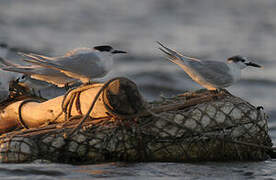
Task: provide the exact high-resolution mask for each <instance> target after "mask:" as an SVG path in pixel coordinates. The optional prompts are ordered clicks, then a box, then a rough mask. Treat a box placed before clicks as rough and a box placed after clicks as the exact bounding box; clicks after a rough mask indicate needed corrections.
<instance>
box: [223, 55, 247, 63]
mask: <svg viewBox="0 0 276 180" xmlns="http://www.w3.org/2000/svg"><path fill="white" fill-rule="evenodd" d="M246 60H247V58H246V57H243V56H240V55H236V56H232V57H230V58H228V59H227V61H233V62H245V61H246Z"/></svg>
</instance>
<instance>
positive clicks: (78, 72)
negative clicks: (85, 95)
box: [21, 45, 126, 83]
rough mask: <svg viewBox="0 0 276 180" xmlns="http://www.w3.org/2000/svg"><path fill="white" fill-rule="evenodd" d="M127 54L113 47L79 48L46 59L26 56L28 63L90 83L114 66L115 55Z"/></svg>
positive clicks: (31, 55) (40, 56)
mask: <svg viewBox="0 0 276 180" xmlns="http://www.w3.org/2000/svg"><path fill="white" fill-rule="evenodd" d="M120 53H126V52H125V51H121V50H115V49H113V48H112V47H111V46H108V45H103V46H95V47H94V48H78V49H75V50H72V51H70V52H68V53H67V54H65V55H64V56H60V57H46V56H42V55H37V54H24V53H21V55H23V56H25V57H27V59H24V60H25V61H26V62H29V63H33V64H36V65H39V66H41V67H44V68H47V69H52V70H55V71H58V72H60V73H62V74H64V75H65V76H67V77H69V78H73V79H77V80H80V81H81V82H82V83H89V82H90V81H91V79H95V78H101V77H103V76H105V75H106V74H107V73H108V72H109V71H110V70H111V68H112V66H113V56H114V55H115V54H120Z"/></svg>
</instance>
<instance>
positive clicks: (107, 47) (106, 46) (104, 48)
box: [94, 45, 113, 52]
mask: <svg viewBox="0 0 276 180" xmlns="http://www.w3.org/2000/svg"><path fill="white" fill-rule="evenodd" d="M94 49H96V50H98V51H107V52H110V51H111V50H112V49H113V48H112V47H111V46H109V45H103V46H95V47H94Z"/></svg>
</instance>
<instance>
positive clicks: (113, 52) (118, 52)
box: [111, 50, 127, 54]
mask: <svg viewBox="0 0 276 180" xmlns="http://www.w3.org/2000/svg"><path fill="white" fill-rule="evenodd" d="M111 53H112V54H120V53H121V54H125V53H127V52H125V51H120V50H114V51H112V52H111Z"/></svg>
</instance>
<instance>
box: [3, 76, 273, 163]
mask: <svg viewBox="0 0 276 180" xmlns="http://www.w3.org/2000/svg"><path fill="white" fill-rule="evenodd" d="M96 86H98V85H95V88H93V89H88V90H86V91H83V92H82V93H81V94H80V103H81V105H80V107H81V111H82V112H83V115H84V114H85V112H87V111H88V110H89V108H90V107H91V102H92V101H93V98H91V96H89V95H85V94H86V93H88V92H89V93H91V92H94V91H97V92H99V88H98V87H96ZM100 87H103V85H100ZM96 89H97V90H96ZM95 94H96V93H94V94H93V97H95ZM52 101H53V100H50V101H46V102H43V103H27V104H25V105H24V106H23V108H22V117H23V119H24V121H26V120H27V122H33V121H36V120H40V122H42V119H47V122H50V124H49V125H48V126H44V127H40V128H30V129H25V130H20V131H13V132H10V133H6V134H3V135H2V136H1V148H0V155H1V156H0V160H1V161H2V162H28V161H32V160H35V159H41V158H42V159H47V160H51V161H54V162H67V163H93V162H104V161H120V160H121V161H178V162H187V161H203V160H208V161H211V160H220V161H225V160H265V159H267V158H268V157H269V152H271V151H272V148H271V147H272V143H271V140H270V137H269V135H268V128H267V116H266V114H265V113H264V112H263V110H262V109H260V108H256V107H254V106H252V105H251V104H249V103H248V102H246V101H244V100H242V99H240V98H238V97H235V96H232V95H231V94H229V93H226V92H220V93H219V94H210V93H206V92H202V93H194V94H186V95H184V96H178V97H174V98H166V99H164V100H163V101H157V102H152V103H149V104H147V105H146V104H145V103H144V101H143V99H142V97H141V96H140V94H139V91H138V90H137V87H136V86H135V84H134V83H133V82H131V81H129V80H127V79H117V80H116V81H113V82H111V83H110V84H109V85H108V86H106V88H104V90H103V91H102V93H101V94H100V96H99V99H98V100H97V104H96V105H95V107H94V108H93V110H92V111H91V112H92V113H90V116H89V118H87V119H83V116H79V114H80V113H79V111H78V110H77V109H78V108H77V107H76V106H77V105H76V104H77V103H75V102H76V101H77V100H74V101H73V102H74V103H72V108H71V109H72V113H71V115H72V117H75V118H72V117H71V118H70V116H68V118H69V121H66V122H64V123H56V122H62V121H64V119H67V120H68V118H64V117H66V116H67V115H64V114H63V115H62V116H63V118H61V117H62V116H60V119H59V120H57V119H55V118H56V117H55V116H53V115H52V114H51V113H50V115H49V116H45V114H43V113H46V114H47V113H49V112H48V111H47V110H46V109H49V106H46V105H44V103H45V104H46V103H47V102H48V103H52ZM83 101H86V105H83V103H84V102H83ZM55 102H56V104H57V103H59V104H61V102H62V97H59V98H57V99H55ZM18 104H20V102H16V103H13V104H11V105H9V106H7V107H6V108H5V109H4V110H5V111H6V112H8V109H9V112H12V113H13V114H15V115H8V114H9V113H8V114H6V116H1V121H3V120H6V119H5V117H10V116H11V117H13V118H17V117H18V114H16V112H17V111H16V110H18V106H19V105H18ZM53 104H54V103H53ZM40 105H42V106H41V107H43V108H44V109H42V110H41V109H40V110H38V111H39V112H40V113H41V114H43V116H42V115H41V114H34V115H33V116H32V115H29V114H25V113H27V112H31V111H30V110H29V108H28V107H27V106H30V107H31V106H32V107H36V106H37V108H38V109H39V106H40ZM12 107H14V108H12ZM7 108H8V109H7ZM97 108H98V109H99V110H98V111H99V112H101V114H95V111H97ZM34 109H35V108H31V110H33V111H34ZM69 109H70V108H69ZM103 109H104V110H103ZM61 111H62V108H61V107H58V110H54V113H55V115H58V114H59V113H60V112H61ZM88 112H89V111H88ZM93 112H94V114H93ZM36 116H39V117H36ZM3 117H4V118H3ZM9 119H12V118H9ZM53 120H54V121H53ZM80 120H84V121H83V122H82V123H80ZM15 122H17V120H16V121H15ZM27 122H26V123H27ZM43 123H45V122H43ZM43 123H37V124H35V123H34V124H35V125H36V126H37V125H41V124H43ZM27 124H28V127H31V125H32V123H27ZM80 125H81V126H80ZM79 127H80V128H79ZM72 129H74V131H72ZM72 132H73V133H72Z"/></svg>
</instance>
